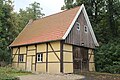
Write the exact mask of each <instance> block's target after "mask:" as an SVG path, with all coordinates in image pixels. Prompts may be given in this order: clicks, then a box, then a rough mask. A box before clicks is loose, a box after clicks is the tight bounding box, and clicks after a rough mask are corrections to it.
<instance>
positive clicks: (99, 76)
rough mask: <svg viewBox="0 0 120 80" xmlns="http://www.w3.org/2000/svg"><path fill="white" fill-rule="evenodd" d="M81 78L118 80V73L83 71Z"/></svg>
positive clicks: (119, 75) (119, 76)
mask: <svg viewBox="0 0 120 80" xmlns="http://www.w3.org/2000/svg"><path fill="white" fill-rule="evenodd" d="M80 75H84V76H85V79H83V80H120V74H110V73H100V72H83V73H80Z"/></svg>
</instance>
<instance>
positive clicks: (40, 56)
mask: <svg viewBox="0 0 120 80" xmlns="http://www.w3.org/2000/svg"><path fill="white" fill-rule="evenodd" d="M42 61H43V54H42V53H38V54H37V62H42Z"/></svg>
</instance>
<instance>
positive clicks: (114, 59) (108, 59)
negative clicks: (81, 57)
mask: <svg viewBox="0 0 120 80" xmlns="http://www.w3.org/2000/svg"><path fill="white" fill-rule="evenodd" d="M119 43H120V39H114V40H111V41H110V42H108V43H107V44H103V45H101V46H100V47H99V48H98V49H97V50H96V52H95V63H96V71H98V72H109V73H120V44H119Z"/></svg>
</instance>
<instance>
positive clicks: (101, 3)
mask: <svg viewBox="0 0 120 80" xmlns="http://www.w3.org/2000/svg"><path fill="white" fill-rule="evenodd" d="M64 2H65V5H63V7H62V8H61V9H70V8H73V7H76V6H80V5H81V4H84V5H85V8H86V10H87V13H88V16H89V18H90V21H91V23H92V26H93V29H94V32H95V34H96V37H97V40H98V42H99V44H100V47H98V48H97V51H96V52H95V60H96V61H95V62H96V70H97V71H103V72H110V73H120V63H119V62H120V51H119V50H120V44H119V43H120V42H119V41H120V34H119V33H120V0H64Z"/></svg>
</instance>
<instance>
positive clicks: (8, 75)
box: [0, 67, 31, 80]
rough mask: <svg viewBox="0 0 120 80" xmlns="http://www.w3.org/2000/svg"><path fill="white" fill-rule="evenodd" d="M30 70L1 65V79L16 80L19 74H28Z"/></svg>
mask: <svg viewBox="0 0 120 80" xmlns="http://www.w3.org/2000/svg"><path fill="white" fill-rule="evenodd" d="M28 74H31V73H30V72H26V71H22V70H16V69H14V68H11V67H0V80H15V78H16V77H17V76H21V75H28Z"/></svg>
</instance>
